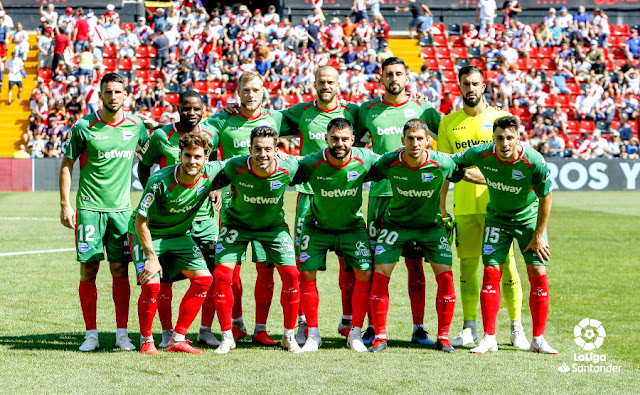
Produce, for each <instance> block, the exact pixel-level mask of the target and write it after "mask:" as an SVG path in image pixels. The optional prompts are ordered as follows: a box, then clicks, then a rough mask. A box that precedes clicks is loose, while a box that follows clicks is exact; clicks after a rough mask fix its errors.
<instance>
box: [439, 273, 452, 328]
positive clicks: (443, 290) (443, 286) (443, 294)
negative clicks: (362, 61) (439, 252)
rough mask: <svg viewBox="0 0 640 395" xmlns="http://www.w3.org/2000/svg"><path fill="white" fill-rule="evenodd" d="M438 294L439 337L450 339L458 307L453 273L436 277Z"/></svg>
mask: <svg viewBox="0 0 640 395" xmlns="http://www.w3.org/2000/svg"><path fill="white" fill-rule="evenodd" d="M436 282H437V283H438V292H437V294H436V312H437V313H438V337H444V338H449V327H450V326H451V320H452V319H453V308H454V307H455V306H456V291H455V289H454V287H453V272H451V271H448V272H444V273H440V274H438V275H437V276H436Z"/></svg>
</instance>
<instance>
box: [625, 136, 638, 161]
mask: <svg viewBox="0 0 640 395" xmlns="http://www.w3.org/2000/svg"><path fill="white" fill-rule="evenodd" d="M639 148H640V140H638V138H637V137H632V138H631V140H630V141H629V143H628V144H625V145H624V150H623V151H622V153H621V154H620V157H621V158H624V159H640V152H639Z"/></svg>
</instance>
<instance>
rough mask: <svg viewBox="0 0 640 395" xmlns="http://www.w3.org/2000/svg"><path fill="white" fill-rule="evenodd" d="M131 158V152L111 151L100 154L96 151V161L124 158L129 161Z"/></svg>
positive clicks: (100, 152)
mask: <svg viewBox="0 0 640 395" xmlns="http://www.w3.org/2000/svg"><path fill="white" fill-rule="evenodd" d="M132 157H133V151H118V150H116V149H112V150H111V151H107V152H102V151H98V159H114V158H126V159H131V158H132Z"/></svg>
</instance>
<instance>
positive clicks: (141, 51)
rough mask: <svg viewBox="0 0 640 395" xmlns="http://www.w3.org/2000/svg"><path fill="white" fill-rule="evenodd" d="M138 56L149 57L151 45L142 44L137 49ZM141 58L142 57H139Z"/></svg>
mask: <svg viewBox="0 0 640 395" xmlns="http://www.w3.org/2000/svg"><path fill="white" fill-rule="evenodd" d="M136 57H137V58H148V57H149V47H147V46H146V45H141V46H139V47H138V49H136ZM138 60H140V59H138Z"/></svg>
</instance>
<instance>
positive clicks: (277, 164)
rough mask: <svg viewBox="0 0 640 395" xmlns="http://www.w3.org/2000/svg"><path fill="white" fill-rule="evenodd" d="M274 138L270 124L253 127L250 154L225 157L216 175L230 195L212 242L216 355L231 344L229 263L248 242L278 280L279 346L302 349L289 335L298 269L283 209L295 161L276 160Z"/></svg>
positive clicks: (233, 343) (231, 265)
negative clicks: (258, 247) (272, 268)
mask: <svg viewBox="0 0 640 395" xmlns="http://www.w3.org/2000/svg"><path fill="white" fill-rule="evenodd" d="M277 139H278V133H277V132H276V131H275V129H273V128H271V127H265V126H261V127H257V128H255V129H254V130H253V131H251V136H250V142H251V155H240V156H237V157H235V158H232V159H230V160H229V161H227V162H226V164H225V166H224V174H223V175H222V176H221V177H220V178H219V181H220V183H221V185H228V184H230V185H231V190H232V191H233V194H232V198H231V202H230V204H229V207H228V208H227V210H226V211H225V212H224V215H223V217H222V227H221V228H220V237H219V238H218V244H217V246H216V269H215V272H214V276H215V295H214V297H215V303H216V312H217V313H218V320H219V321H220V328H221V329H222V341H221V342H220V346H219V347H218V348H217V349H216V351H215V352H216V353H218V354H226V353H228V352H229V351H230V350H231V349H234V348H235V347H236V341H235V339H234V337H235V336H234V335H233V332H232V318H231V317H232V309H233V304H234V300H233V299H234V297H235V295H234V293H233V292H232V290H231V283H232V279H233V272H234V267H235V266H236V265H237V262H242V257H243V255H244V254H245V251H246V249H247V244H248V243H249V242H254V243H255V244H260V245H261V246H262V247H263V248H264V253H265V255H266V262H270V263H272V264H274V265H275V266H276V267H277V269H278V273H279V274H280V279H281V280H282V292H281V293H280V304H281V305H282V312H283V317H284V334H283V336H282V340H281V343H280V345H281V346H282V347H283V348H284V349H286V350H289V351H291V352H293V353H300V352H302V350H301V349H300V346H299V345H298V343H296V339H295V335H294V329H295V327H296V318H297V313H298V306H299V303H300V292H299V286H298V277H299V272H298V268H297V267H296V260H295V253H294V248H293V240H292V239H291V234H290V233H289V228H288V227H287V224H286V223H285V222H284V210H283V204H284V201H283V198H284V193H285V191H286V189H287V186H288V185H289V184H290V183H291V181H293V177H294V175H295V174H296V171H297V170H298V161H297V160H296V159H295V158H293V157H288V158H287V159H283V160H279V159H276V157H275V155H276V153H277V152H278V148H277V145H276V142H277Z"/></svg>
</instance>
